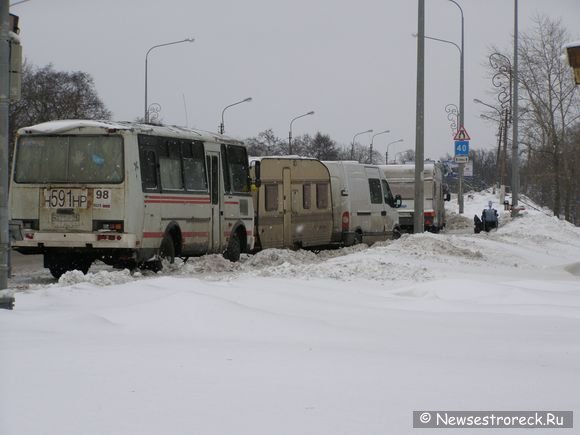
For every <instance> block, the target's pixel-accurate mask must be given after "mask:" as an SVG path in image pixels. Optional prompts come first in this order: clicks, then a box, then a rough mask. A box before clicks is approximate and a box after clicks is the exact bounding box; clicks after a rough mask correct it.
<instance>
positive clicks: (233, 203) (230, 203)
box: [224, 201, 239, 205]
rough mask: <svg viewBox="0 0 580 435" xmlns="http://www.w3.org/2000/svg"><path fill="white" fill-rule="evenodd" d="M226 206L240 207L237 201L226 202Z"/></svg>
mask: <svg viewBox="0 0 580 435" xmlns="http://www.w3.org/2000/svg"><path fill="white" fill-rule="evenodd" d="M224 204H228V205H238V204H239V202H235V201H225V202H224Z"/></svg>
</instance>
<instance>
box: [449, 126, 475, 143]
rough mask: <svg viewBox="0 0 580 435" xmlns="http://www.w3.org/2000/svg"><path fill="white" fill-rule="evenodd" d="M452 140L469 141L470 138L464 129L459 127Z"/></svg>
mask: <svg viewBox="0 0 580 435" xmlns="http://www.w3.org/2000/svg"><path fill="white" fill-rule="evenodd" d="M453 140H471V138H470V137H469V134H467V130H465V127H459V130H457V133H455V137H454V138H453Z"/></svg>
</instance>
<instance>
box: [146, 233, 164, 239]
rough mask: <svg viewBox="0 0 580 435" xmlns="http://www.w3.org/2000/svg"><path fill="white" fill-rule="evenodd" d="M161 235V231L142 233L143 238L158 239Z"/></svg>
mask: <svg viewBox="0 0 580 435" xmlns="http://www.w3.org/2000/svg"><path fill="white" fill-rule="evenodd" d="M161 237H163V233H143V238H144V239H160V238H161Z"/></svg>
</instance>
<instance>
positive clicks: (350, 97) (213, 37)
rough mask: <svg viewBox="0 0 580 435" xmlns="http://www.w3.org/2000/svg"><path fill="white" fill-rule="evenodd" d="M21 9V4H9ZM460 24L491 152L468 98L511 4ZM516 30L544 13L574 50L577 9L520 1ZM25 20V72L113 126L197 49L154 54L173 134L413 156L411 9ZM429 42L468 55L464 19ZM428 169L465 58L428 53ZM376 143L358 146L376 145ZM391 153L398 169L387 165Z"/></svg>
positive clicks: (250, 5) (89, 8)
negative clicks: (81, 75) (70, 81)
mask: <svg viewBox="0 0 580 435" xmlns="http://www.w3.org/2000/svg"><path fill="white" fill-rule="evenodd" d="M13 1H14V0H13ZM458 3H460V4H461V5H462V7H463V11H464V14H465V65H466V72H465V127H466V129H467V131H468V132H469V134H470V135H471V139H472V140H471V147H472V148H478V147H479V148H481V147H483V148H490V147H493V146H494V145H495V133H496V129H497V128H496V126H495V125H493V124H491V123H489V122H487V123H486V122H485V121H483V120H482V119H481V118H480V117H479V114H480V113H481V106H478V105H476V104H474V103H473V102H472V100H473V98H479V99H482V100H488V101H489V102H493V101H492V100H491V97H489V96H488V95H487V92H488V91H489V88H490V82H489V79H488V78H487V77H486V71H485V67H484V64H485V63H486V62H487V55H488V54H489V47H490V46H491V45H497V46H499V47H501V48H507V47H509V46H510V44H511V38H512V36H511V35H512V33H513V12H514V11H513V3H514V2H513V0H484V1H483V0H458ZM519 8H520V13H519V15H520V31H526V29H529V28H530V26H531V25H532V21H531V19H532V18H533V17H534V16H535V15H537V14H546V15H548V16H550V17H552V18H556V19H561V20H562V23H563V24H564V26H565V27H566V28H567V29H568V30H569V32H570V33H571V37H572V39H576V40H577V39H580V25H579V23H580V1H579V0H520V1H519ZM11 12H12V13H15V14H17V15H19V16H20V18H21V22H20V28H21V39H22V44H23V49H24V55H25V57H26V59H27V60H28V61H29V62H31V63H33V64H35V65H40V66H42V65H46V64H48V63H52V64H53V65H54V67H55V68H56V69H58V70H80V71H85V72H88V73H90V74H91V75H92V76H93V78H94V79H95V83H96V88H97V91H98V93H99V95H100V97H101V98H102V100H103V101H104V103H105V105H106V106H107V107H108V108H109V109H110V110H112V112H113V117H114V119H116V120H134V119H135V118H136V117H139V116H141V117H142V116H143V113H144V73H145V54H146V52H147V50H148V49H149V48H150V47H152V46H154V45H157V44H162V43H165V42H171V41H176V40H181V39H184V38H188V37H194V38H195V42H194V43H192V44H189V43H185V44H178V45H173V46H169V47H161V48H158V49H155V50H153V51H152V52H151V53H150V55H149V68H148V71H149V103H158V104H160V105H161V106H162V112H161V116H162V119H163V121H164V122H165V123H167V124H176V125H186V122H187V124H188V126H189V127H197V128H201V129H204V130H210V131H217V128H218V125H219V122H220V118H221V112H222V109H223V108H224V107H225V106H227V105H228V104H231V103H233V102H235V101H238V100H241V99H243V98H246V97H250V96H251V97H253V101H252V102H250V103H244V104H242V105H239V106H236V107H232V108H230V109H228V110H227V111H226V113H225V128H226V134H229V135H231V136H234V137H239V138H245V137H250V136H256V135H257V134H258V133H259V132H260V131H263V130H265V129H268V128H272V129H273V130H274V132H275V133H276V134H277V135H278V136H280V137H282V138H287V137H288V130H289V123H290V120H291V119H292V118H294V117H295V116H298V115H300V114H302V113H305V112H308V111H310V110H314V111H315V112H316V114H315V115H314V116H309V117H305V118H302V119H299V120H297V121H296V122H294V125H293V129H292V130H293V131H292V132H293V135H294V136H298V135H301V134H305V133H309V134H311V135H312V134H315V133H316V132H317V131H320V132H322V133H325V134H329V135H330V136H331V137H332V138H333V139H335V140H336V141H337V142H338V143H339V144H342V145H345V146H346V145H347V144H350V143H351V141H352V138H353V136H354V134H355V133H357V132H360V131H364V130H367V129H370V128H372V129H374V130H375V132H379V131H383V130H386V129H390V130H391V133H389V134H385V135H381V136H377V137H375V139H374V145H375V148H376V149H378V151H380V152H382V153H384V151H385V150H386V144H387V143H389V142H392V141H394V140H397V139H400V138H403V139H404V140H405V142H404V143H397V144H394V145H393V146H392V147H391V151H390V152H391V153H393V154H394V153H396V152H398V151H402V150H404V149H407V148H414V146H415V93H416V47H417V41H416V39H415V38H413V36H412V34H413V33H416V32H417V1H416V0H358V1H352V0H350V1H344V0H293V1H287V0H244V1H240V0H197V1H191V0H164V1H149V0H99V1H94V0H52V1H43V0H31V1H29V2H26V3H23V4H19V5H16V6H14V7H12V8H11ZM426 34H427V35H428V36H433V37H438V38H443V39H449V40H453V41H455V42H457V43H458V44H459V43H460V35H461V34H460V13H459V9H458V8H457V7H456V6H455V5H454V4H452V3H451V2H449V1H447V0H427V1H426ZM426 53H427V62H426V63H427V65H426V71H425V76H426V83H425V89H426V100H425V156H426V157H431V158H439V157H441V156H443V155H444V154H445V153H447V152H449V153H452V152H453V144H452V137H451V128H450V123H449V121H448V119H447V114H446V113H445V110H444V108H445V106H446V104H448V103H455V104H458V100H459V52H458V50H457V49H455V48H454V47H453V46H451V45H448V44H443V43H439V42H434V41H428V40H427V41H426ZM370 139H371V137H370V135H369V134H367V135H361V136H359V137H358V140H359V141H360V142H361V143H363V144H368V143H370ZM393 154H391V156H392V155H393Z"/></svg>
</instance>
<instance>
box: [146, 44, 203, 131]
mask: <svg viewBox="0 0 580 435" xmlns="http://www.w3.org/2000/svg"><path fill="white" fill-rule="evenodd" d="M193 41H195V39H193V38H186V39H182V40H181V41H173V42H166V43H165V44H159V45H154V46H153V47H151V48H150V49H149V50H147V53H146V54H145V118H144V119H145V123H148V122H149V112H148V107H147V59H148V57H149V53H150V52H151V50H153V49H155V48H159V47H166V46H168V45H175V44H181V43H183V42H193Z"/></svg>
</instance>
